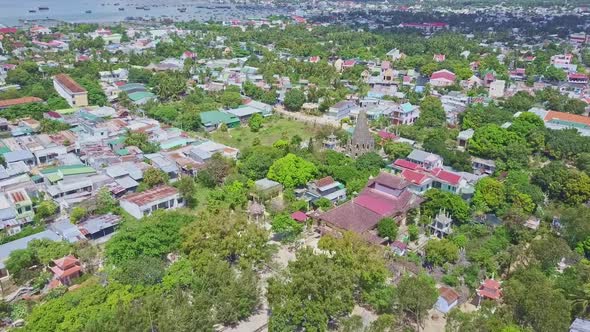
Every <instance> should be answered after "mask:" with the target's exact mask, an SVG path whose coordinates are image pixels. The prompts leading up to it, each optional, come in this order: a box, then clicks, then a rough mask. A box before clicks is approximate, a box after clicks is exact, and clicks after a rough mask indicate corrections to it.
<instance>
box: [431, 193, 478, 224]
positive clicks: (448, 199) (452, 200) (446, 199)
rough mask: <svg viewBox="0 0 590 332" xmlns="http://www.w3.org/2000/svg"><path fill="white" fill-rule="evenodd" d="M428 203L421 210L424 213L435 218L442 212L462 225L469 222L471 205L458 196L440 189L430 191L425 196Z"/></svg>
mask: <svg viewBox="0 0 590 332" xmlns="http://www.w3.org/2000/svg"><path fill="white" fill-rule="evenodd" d="M424 198H426V202H424V203H423V204H422V205H421V206H420V208H421V210H422V213H423V214H424V215H425V216H427V217H430V218H434V217H435V216H436V215H437V214H438V213H439V212H440V211H441V210H444V211H446V212H447V213H449V214H450V216H451V218H452V219H453V220H455V221H457V222H459V223H461V224H463V223H466V222H467V221H469V205H467V203H466V202H465V201H464V200H463V199H462V198H461V197H460V196H458V195H455V194H453V193H450V192H446V191H442V190H439V189H430V190H428V191H427V192H426V193H425V194H424Z"/></svg>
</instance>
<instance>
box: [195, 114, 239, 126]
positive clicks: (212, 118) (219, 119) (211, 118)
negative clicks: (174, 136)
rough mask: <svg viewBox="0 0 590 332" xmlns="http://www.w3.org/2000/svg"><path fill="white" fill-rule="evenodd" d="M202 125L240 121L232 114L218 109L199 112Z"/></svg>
mask: <svg viewBox="0 0 590 332" xmlns="http://www.w3.org/2000/svg"><path fill="white" fill-rule="evenodd" d="M199 116H200V117H201V122H202V123H203V124H204V125H218V124H220V123H225V124H230V123H236V122H240V119H238V117H236V116H235V115H233V114H229V113H226V112H220V111H209V112H202V113H200V114H199Z"/></svg>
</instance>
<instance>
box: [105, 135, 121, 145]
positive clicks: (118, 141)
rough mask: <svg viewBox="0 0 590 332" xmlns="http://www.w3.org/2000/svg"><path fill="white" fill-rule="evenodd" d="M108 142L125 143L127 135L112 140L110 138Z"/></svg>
mask: <svg viewBox="0 0 590 332" xmlns="http://www.w3.org/2000/svg"><path fill="white" fill-rule="evenodd" d="M107 143H108V144H111V145H118V144H123V143H125V136H119V137H117V138H113V139H112V140H109V141H108V142H107Z"/></svg>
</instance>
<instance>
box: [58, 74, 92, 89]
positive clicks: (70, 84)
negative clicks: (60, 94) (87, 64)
mask: <svg viewBox="0 0 590 332" xmlns="http://www.w3.org/2000/svg"><path fill="white" fill-rule="evenodd" d="M55 80H56V81H57V82H58V83H59V85H61V86H62V87H64V88H66V89H68V90H70V92H72V93H83V92H86V89H84V88H83V87H81V86H80V84H78V83H77V82H76V81H74V79H72V78H71V77H70V76H69V75H66V74H57V75H55Z"/></svg>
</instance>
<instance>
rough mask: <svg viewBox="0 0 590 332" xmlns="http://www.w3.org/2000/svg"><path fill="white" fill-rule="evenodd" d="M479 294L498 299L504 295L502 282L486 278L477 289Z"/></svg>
mask: <svg viewBox="0 0 590 332" xmlns="http://www.w3.org/2000/svg"><path fill="white" fill-rule="evenodd" d="M477 294H478V295H479V296H482V297H486V298H488V299H492V300H497V299H499V298H500V297H501V296H502V292H501V291H500V283H499V282H497V281H496V280H494V279H486V280H485V281H484V282H483V283H482V284H481V286H480V287H479V289H478V290H477Z"/></svg>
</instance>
